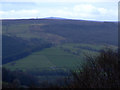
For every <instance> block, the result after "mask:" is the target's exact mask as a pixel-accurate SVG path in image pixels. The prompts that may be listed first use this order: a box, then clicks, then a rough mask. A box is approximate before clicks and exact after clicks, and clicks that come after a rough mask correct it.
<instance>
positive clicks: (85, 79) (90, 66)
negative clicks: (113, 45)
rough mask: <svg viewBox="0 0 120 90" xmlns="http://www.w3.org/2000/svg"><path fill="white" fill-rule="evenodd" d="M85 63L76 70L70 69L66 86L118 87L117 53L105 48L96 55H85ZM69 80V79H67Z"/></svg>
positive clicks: (119, 81)
mask: <svg viewBox="0 0 120 90" xmlns="http://www.w3.org/2000/svg"><path fill="white" fill-rule="evenodd" d="M86 60H87V64H86V65H85V66H84V67H83V68H82V70H81V69H79V70H78V71H77V72H76V71H72V77H71V79H70V81H71V83H70V84H67V83H66V85H67V86H66V87H67V88H119V87H120V69H119V68H120V66H119V63H118V61H119V58H118V53H117V52H115V51H113V50H110V49H107V50H102V51H101V52H100V55H98V56H97V57H92V56H87V57H86ZM68 81H69V80H68Z"/></svg>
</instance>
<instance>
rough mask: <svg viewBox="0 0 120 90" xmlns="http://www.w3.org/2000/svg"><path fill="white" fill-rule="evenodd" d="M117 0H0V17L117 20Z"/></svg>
mask: <svg viewBox="0 0 120 90" xmlns="http://www.w3.org/2000/svg"><path fill="white" fill-rule="evenodd" d="M118 1H119V0H0V19H30V18H45V17H61V18H68V19H79V20H94V21H118Z"/></svg>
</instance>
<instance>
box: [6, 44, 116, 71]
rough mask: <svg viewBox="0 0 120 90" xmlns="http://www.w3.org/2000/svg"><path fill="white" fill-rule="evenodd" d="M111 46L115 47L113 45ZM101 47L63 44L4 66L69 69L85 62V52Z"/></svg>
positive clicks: (95, 53)
mask: <svg viewBox="0 0 120 90" xmlns="http://www.w3.org/2000/svg"><path fill="white" fill-rule="evenodd" d="M83 47H84V48H83ZM111 47H113V48H115V47H114V46H111ZM103 48H105V46H102V45H91V44H63V45H58V46H55V47H51V48H46V49H44V50H42V51H39V52H34V53H32V54H31V55H29V56H27V57H25V58H23V59H20V60H17V61H13V62H10V63H7V64H5V65H4V67H6V68H9V69H10V70H23V71H27V70H28V71H29V70H30V71H41V70H42V71H43V70H57V69H63V70H68V69H69V70H71V69H74V68H76V67H78V66H81V65H82V64H83V63H84V62H85V54H90V55H97V54H98V53H99V52H98V51H97V50H101V49H103ZM87 49H91V50H87ZM92 50H93V51H92ZM95 50H96V51H95ZM76 53H77V54H76Z"/></svg>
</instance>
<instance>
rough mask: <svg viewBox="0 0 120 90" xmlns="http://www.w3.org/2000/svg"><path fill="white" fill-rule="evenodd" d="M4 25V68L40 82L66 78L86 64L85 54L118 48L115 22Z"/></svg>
mask: <svg viewBox="0 0 120 90" xmlns="http://www.w3.org/2000/svg"><path fill="white" fill-rule="evenodd" d="M2 25H3V43H2V45H3V50H2V53H3V59H2V61H3V67H5V68H7V69H9V70H10V71H22V72H27V73H30V74H32V75H34V76H36V77H37V78H39V79H40V80H39V82H42V81H45V80H49V81H53V80H56V79H58V78H61V77H62V78H64V77H65V76H67V75H68V72H69V70H74V69H75V68H77V67H78V66H80V67H81V66H83V65H84V64H85V63H86V62H85V61H84V59H85V57H84V56H85V55H86V54H91V55H98V54H99V52H100V50H101V49H103V48H106V47H107V48H108V47H110V48H113V49H115V50H116V49H117V43H118V38H117V37H118V29H117V23H115V22H95V21H84V20H70V19H54V18H52V19H51V18H50V19H21V20H3V22H2ZM53 78H54V79H53Z"/></svg>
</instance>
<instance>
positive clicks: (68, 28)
mask: <svg viewBox="0 0 120 90" xmlns="http://www.w3.org/2000/svg"><path fill="white" fill-rule="evenodd" d="M117 32H118V30H117V23H115V22H93V21H84V20H81V21H80V20H65V19H63V20H58V19H29V20H27V19H24V20H3V34H6V35H14V36H17V37H22V38H25V39H26V38H27V39H28V38H42V39H45V40H47V41H50V42H52V43H55V44H57V43H63V42H73V43H91V44H112V45H117V41H118V38H117V37H118V35H117Z"/></svg>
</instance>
